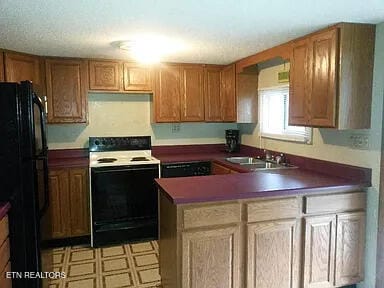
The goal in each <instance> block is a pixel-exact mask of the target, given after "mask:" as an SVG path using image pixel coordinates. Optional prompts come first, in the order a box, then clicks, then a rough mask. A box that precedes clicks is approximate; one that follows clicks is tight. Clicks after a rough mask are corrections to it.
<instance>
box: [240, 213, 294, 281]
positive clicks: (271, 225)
mask: <svg viewBox="0 0 384 288" xmlns="http://www.w3.org/2000/svg"><path fill="white" fill-rule="evenodd" d="M299 221H300V220H296V219H290V220H281V221H268V222H261V223H255V224H248V225H247V229H248V234H247V239H248V240H247V241H248V250H247V251H248V262H247V267H248V268H247V269H248V271H247V283H248V284H247V287H248V288H281V287H285V288H293V287H299V282H298V271H299V269H298V263H299V262H298V260H299V259H298V252H299V249H300V248H299V247H300V246H299V241H300V233H299V232H300V231H299V229H298V228H299Z"/></svg>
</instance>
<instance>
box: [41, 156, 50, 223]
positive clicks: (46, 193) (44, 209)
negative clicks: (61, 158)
mask: <svg viewBox="0 0 384 288" xmlns="http://www.w3.org/2000/svg"><path fill="white" fill-rule="evenodd" d="M43 165H44V184H43V185H44V204H43V207H41V208H40V218H41V217H43V216H44V214H45V213H46V212H47V210H48V207H49V183H48V158H47V157H45V158H44V162H43Z"/></svg>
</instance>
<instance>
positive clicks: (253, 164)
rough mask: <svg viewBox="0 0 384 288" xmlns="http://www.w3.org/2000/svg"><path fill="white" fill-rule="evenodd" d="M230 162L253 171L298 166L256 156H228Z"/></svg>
mask: <svg viewBox="0 0 384 288" xmlns="http://www.w3.org/2000/svg"><path fill="white" fill-rule="evenodd" d="M225 160H227V161H228V162H231V163H234V164H239V165H241V166H245V167H247V168H249V169H250V170H251V171H255V170H266V169H287V168H297V166H293V165H290V164H287V163H282V164H277V163H276V162H271V161H264V160H261V159H258V158H254V157H229V158H226V159H225Z"/></svg>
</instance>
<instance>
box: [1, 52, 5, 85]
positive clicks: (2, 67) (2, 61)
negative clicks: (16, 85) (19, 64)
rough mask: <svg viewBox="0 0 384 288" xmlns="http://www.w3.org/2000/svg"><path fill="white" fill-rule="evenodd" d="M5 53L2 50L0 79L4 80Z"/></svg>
mask: <svg viewBox="0 0 384 288" xmlns="http://www.w3.org/2000/svg"><path fill="white" fill-rule="evenodd" d="M4 69H5V68H4V54H3V52H0V81H4Z"/></svg>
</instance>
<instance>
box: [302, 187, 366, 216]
mask: <svg viewBox="0 0 384 288" xmlns="http://www.w3.org/2000/svg"><path fill="white" fill-rule="evenodd" d="M304 203H305V205H304V213H307V214H314V213H328V212H339V211H352V210H362V209H365V206H366V193H365V192H356V193H347V194H333V195H318V196H306V197H304Z"/></svg>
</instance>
